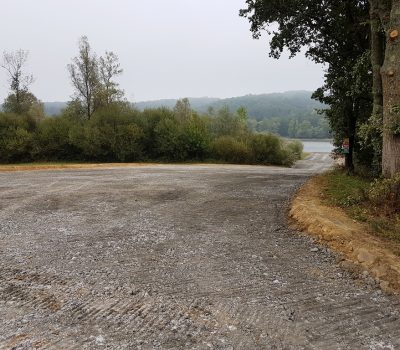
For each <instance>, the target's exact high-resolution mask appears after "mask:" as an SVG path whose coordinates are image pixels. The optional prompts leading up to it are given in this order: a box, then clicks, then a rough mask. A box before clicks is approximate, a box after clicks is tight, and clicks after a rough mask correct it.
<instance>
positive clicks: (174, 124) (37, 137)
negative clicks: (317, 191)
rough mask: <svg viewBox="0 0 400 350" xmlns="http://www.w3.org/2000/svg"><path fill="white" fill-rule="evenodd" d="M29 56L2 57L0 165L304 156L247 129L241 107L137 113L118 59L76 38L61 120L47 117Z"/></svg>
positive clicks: (264, 160)
mask: <svg viewBox="0 0 400 350" xmlns="http://www.w3.org/2000/svg"><path fill="white" fill-rule="evenodd" d="M27 58H28V54H27V52H26V51H23V50H19V51H17V52H13V53H4V59H3V64H2V66H3V68H5V69H6V70H7V72H8V74H9V82H10V85H9V86H10V93H9V95H8V96H7V98H6V99H5V101H4V104H3V112H2V113H0V161H1V162H3V163H13V162H28V161H101V162H111V161H117V162H132V161H169V162H170V161H174V162H179V161H204V160H210V161H219V162H232V163H242V164H277V165H285V166H290V165H291V164H293V163H294V162H295V161H296V160H298V159H300V157H301V155H302V145H301V143H299V142H289V141H284V140H282V139H280V138H278V137H277V136H274V135H272V134H256V133H254V132H252V131H251V130H250V129H249V127H248V116H247V111H246V109H245V108H238V109H237V110H236V111H235V112H231V111H230V110H229V108H227V107H223V108H220V109H219V110H217V111H213V113H203V114H200V113H197V112H195V111H193V110H192V108H191V106H190V103H189V101H188V99H182V100H178V101H177V103H176V105H175V107H174V108H173V109H169V108H154V109H145V110H144V111H139V110H138V109H136V108H134V107H133V106H132V105H131V104H130V103H129V102H128V101H127V100H126V99H125V97H124V91H123V90H121V89H120V87H119V85H118V83H117V81H116V79H117V77H118V76H119V75H120V74H122V72H123V70H122V68H121V66H120V63H119V60H118V56H117V55H116V54H114V53H113V52H106V53H105V55H104V56H100V57H98V56H97V55H96V53H95V52H93V50H92V48H91V46H90V44H89V41H88V39H87V38H86V37H82V38H81V40H80V42H79V51H78V55H77V56H76V57H74V58H73V59H72V63H71V64H69V65H68V71H69V74H70V78H71V83H72V85H73V87H74V95H73V98H72V99H71V101H70V102H69V103H68V105H67V107H66V108H65V109H64V110H63V112H62V114H61V115H60V116H57V117H45V116H44V112H43V105H42V103H41V102H40V101H39V100H38V99H37V98H36V97H35V96H34V95H33V94H32V93H31V92H30V90H29V87H30V85H31V84H32V82H33V81H34V79H33V77H32V76H31V75H29V74H27V73H26V72H25V69H24V68H25V64H26V62H27Z"/></svg>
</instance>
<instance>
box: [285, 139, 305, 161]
mask: <svg viewBox="0 0 400 350" xmlns="http://www.w3.org/2000/svg"><path fill="white" fill-rule="evenodd" d="M286 149H287V150H288V151H289V152H290V153H291V154H293V155H294V156H295V158H296V160H298V159H301V157H302V155H303V149H304V146H303V144H302V143H301V142H300V141H297V140H294V141H290V142H288V143H287V144H286Z"/></svg>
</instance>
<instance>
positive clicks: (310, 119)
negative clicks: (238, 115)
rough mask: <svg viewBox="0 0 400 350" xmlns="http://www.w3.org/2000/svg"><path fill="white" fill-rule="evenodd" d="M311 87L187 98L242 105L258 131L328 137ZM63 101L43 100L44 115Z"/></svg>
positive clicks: (198, 105)
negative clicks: (277, 91)
mask: <svg viewBox="0 0 400 350" xmlns="http://www.w3.org/2000/svg"><path fill="white" fill-rule="evenodd" d="M311 94H312V93H311V92H310V91H289V92H283V93H272V94H262V95H246V96H240V97H232V98H226V99H219V98H210V97H202V98H189V101H190V105H191V107H192V109H193V110H195V111H197V112H200V113H206V112H207V111H209V110H210V109H212V110H214V111H217V110H219V109H220V108H222V107H228V108H229V109H230V110H231V111H236V110H237V109H238V108H239V107H245V108H246V110H247V112H248V116H249V127H250V128H251V129H253V130H255V131H259V132H272V133H275V134H279V135H281V136H285V137H292V138H328V137H330V134H329V126H328V123H327V121H326V120H325V118H324V117H323V116H321V115H319V114H318V113H317V112H316V110H317V109H321V108H323V105H321V104H320V103H319V102H317V101H315V100H313V99H311ZM176 102H177V99H164V100H154V101H145V102H137V103H135V104H134V105H135V106H136V108H138V109H139V110H144V109H146V108H159V107H167V108H173V107H174V106H175V104H176ZM65 106H66V103H64V102H50V103H48V102H47V103H45V112H46V114H47V115H57V114H60V113H61V110H62V109H63V108H65Z"/></svg>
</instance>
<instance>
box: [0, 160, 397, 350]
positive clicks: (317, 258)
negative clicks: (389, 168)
mask: <svg viewBox="0 0 400 350" xmlns="http://www.w3.org/2000/svg"><path fill="white" fill-rule="evenodd" d="M329 165H330V161H329V159H328V157H327V156H326V155H322V154H316V155H313V156H312V157H310V158H309V159H308V160H306V161H302V162H300V163H298V164H297V165H296V167H295V168H293V169H280V168H275V167H252V166H230V165H193V166H190V165H159V166H145V167H126V168H110V169H89V170H85V169H81V170H60V171H34V172H14V173H0V349H15V350H19V349H251V350H253V349H324V350H325V349H357V350H362V349H370V350H373V349H388V350H392V349H400V319H399V316H400V300H399V298H398V297H395V296H392V297H390V296H386V295H384V294H382V292H381V291H380V290H378V289H376V288H375V287H374V285H373V283H370V284H367V283H365V281H363V280H354V279H353V278H351V276H350V275H349V274H348V273H347V272H345V271H343V270H341V269H340V268H339V267H338V265H337V257H335V256H334V255H333V254H332V253H330V252H329V251H327V250H326V249H325V248H323V247H320V246H316V245H315V244H314V243H313V242H312V240H311V239H310V238H308V237H306V236H304V235H301V234H299V233H298V232H296V231H294V230H293V229H290V228H289V226H288V222H287V210H288V202H289V200H290V197H291V196H292V195H293V194H294V192H295V190H296V189H297V188H298V187H299V186H300V185H301V184H303V183H304V181H306V180H307V178H308V177H309V176H310V175H311V174H314V173H317V172H319V171H321V170H323V169H326V167H328V166H329Z"/></svg>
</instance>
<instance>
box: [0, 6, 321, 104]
mask: <svg viewBox="0 0 400 350" xmlns="http://www.w3.org/2000/svg"><path fill="white" fill-rule="evenodd" d="M244 3H245V0H145V1H143V0H34V1H33V0H0V4H1V5H2V6H1V8H2V16H1V30H0V45H1V46H0V50H1V52H2V51H4V50H7V51H11V50H17V49H19V48H22V49H26V50H29V52H30V56H29V71H30V72H31V73H33V74H34V76H35V77H36V82H35V84H34V85H33V86H32V91H33V92H34V93H35V94H36V96H37V97H38V98H39V99H41V100H42V101H65V100H68V99H69V96H70V95H71V94H72V91H73V90H72V87H71V85H70V82H69V77H68V72H67V69H66V66H67V64H68V63H70V61H71V58H72V57H73V56H75V55H76V53H77V42H78V39H79V37H80V36H81V35H87V36H88V38H89V41H90V43H91V45H92V47H93V49H94V50H95V51H96V52H97V53H98V54H99V55H101V54H102V53H103V52H104V51H105V50H109V51H114V52H115V53H116V54H117V55H118V56H119V58H120V61H121V64H122V67H123V68H124V74H123V75H122V76H121V78H120V79H119V82H120V83H121V87H122V88H123V89H124V90H125V92H126V97H127V98H128V99H129V100H131V101H142V100H149V99H159V98H176V97H185V96H190V97H200V96H212V97H231V96H239V95H245V94H249V93H253V94H256V93H265V92H266V93H268V92H274V91H286V90H300V89H301V90H303V89H305V90H313V89H315V88H317V87H318V86H320V85H321V83H322V76H323V72H322V68H321V66H317V65H315V64H313V63H312V62H310V61H308V60H307V59H306V58H304V57H298V58H296V59H292V60H288V59H287V58H286V57H284V58H282V59H281V60H279V61H276V60H273V59H271V58H269V57H268V55H267V40H266V38H264V39H263V40H258V41H257V40H253V39H252V38H251V33H250V31H249V23H248V21H247V20H245V19H243V18H240V17H239V16H238V11H239V9H240V8H243V7H244ZM5 79H6V76H5V74H4V72H3V71H2V72H0V99H1V100H3V99H4V97H5V96H6V94H7V83H6V81H5Z"/></svg>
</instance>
